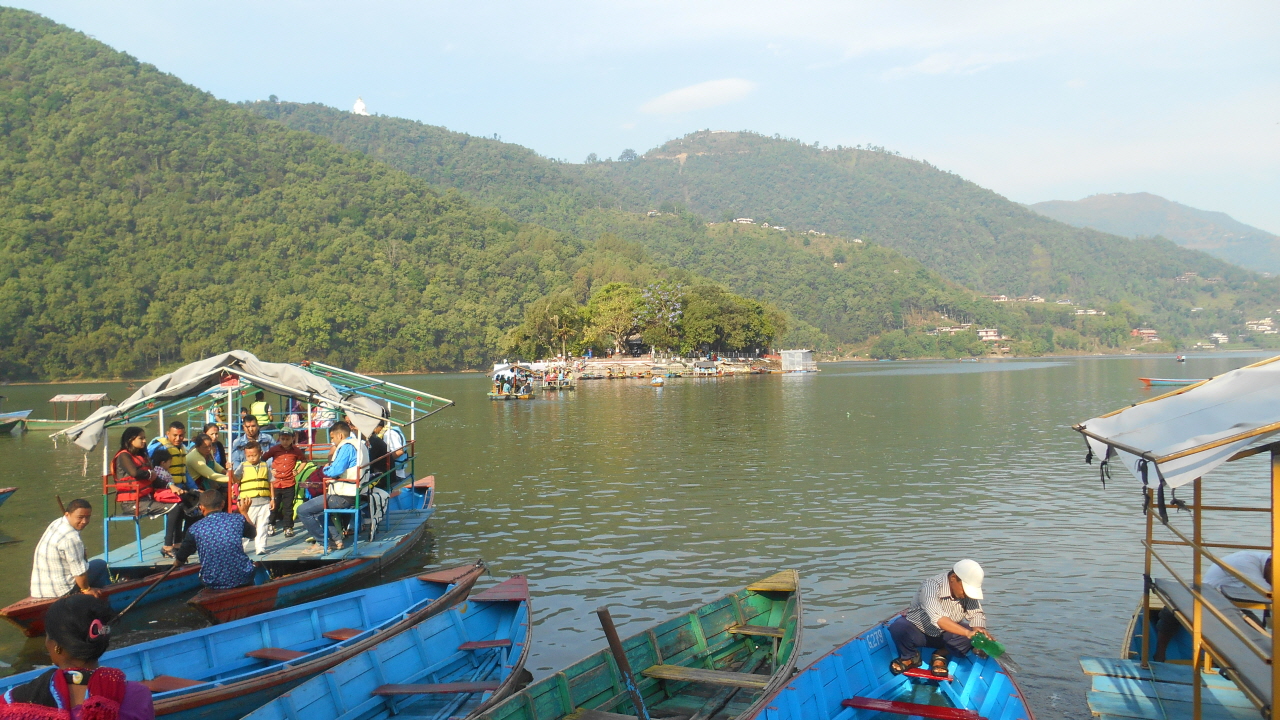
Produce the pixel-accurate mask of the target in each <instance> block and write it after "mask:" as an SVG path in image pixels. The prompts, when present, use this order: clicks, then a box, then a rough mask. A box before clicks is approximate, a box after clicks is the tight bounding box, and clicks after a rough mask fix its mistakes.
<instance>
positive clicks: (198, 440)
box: [191, 433, 213, 447]
mask: <svg viewBox="0 0 1280 720" xmlns="http://www.w3.org/2000/svg"><path fill="white" fill-rule="evenodd" d="M191 442H193V443H195V444H196V447H200V446H201V445H203V444H205V443H207V442H213V438H211V437H209V436H208V435H206V434H204V433H200V434H199V435H197V436H196V437H195V439H194V440H192V441H191Z"/></svg>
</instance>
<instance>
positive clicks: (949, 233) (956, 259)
mask: <svg viewBox="0 0 1280 720" xmlns="http://www.w3.org/2000/svg"><path fill="white" fill-rule="evenodd" d="M245 107H247V108H248V109H250V110H252V111H253V112H256V113H258V114H261V115H264V116H266V117H270V118H272V119H275V120H278V121H280V122H282V123H284V124H286V125H288V126H289V127H291V128H295V129H304V130H308V131H310V132H315V133H318V134H322V135H324V136H326V137H329V138H331V139H334V140H336V141H338V142H340V143H342V144H343V145H345V146H346V147H348V148H351V149H353V150H358V151H360V152H363V153H365V154H367V155H369V156H371V157H375V158H378V159H380V160H382V161H384V162H386V163H388V164H391V165H394V166H395V167H398V168H400V169H402V170H405V171H407V172H410V173H412V174H414V175H416V176H418V177H421V178H423V179H426V180H428V181H429V182H432V183H435V184H441V185H448V186H450V187H454V188H457V189H458V190H459V191H461V192H463V193H464V194H466V195H467V196H468V197H470V198H473V199H475V200H477V201H478V202H484V203H489V204H493V205H496V206H497V207H500V208H502V209H504V210H506V211H507V212H509V213H511V214H512V215H514V216H516V217H518V218H520V219H522V220H527V221H532V222H538V223H541V224H544V225H547V226H550V227H555V228H557V229H560V230H564V231H566V232H570V233H572V234H574V235H575V236H577V237H579V238H584V239H588V240H589V239H591V238H593V237H598V236H599V235H600V234H601V233H602V232H614V233H617V234H619V235H620V236H622V237H624V238H626V239H629V240H634V241H637V242H640V243H641V244H642V245H644V247H645V248H646V249H647V250H648V251H649V252H650V253H651V254H652V255H653V257H654V258H655V259H656V260H659V261H661V262H666V263H670V264H673V265H677V266H679V267H682V268H685V269H687V270H690V271H692V272H696V273H699V274H702V275H704V276H706V277H709V278H712V279H715V280H717V281H720V282H724V283H726V284H728V285H729V286H730V287H731V288H732V289H734V290H735V291H737V292H740V293H743V294H746V295H749V296H752V297H759V298H765V299H768V300H770V301H772V302H776V303H778V304H779V306H780V307H783V308H784V309H786V310H788V311H789V312H791V313H793V314H794V315H795V316H796V317H797V318H798V319H800V320H802V321H803V322H805V323H808V324H810V325H812V326H814V327H816V328H820V329H821V330H822V331H823V332H824V333H826V334H827V335H828V336H829V338H830V339H831V342H832V344H836V345H838V344H841V343H849V342H854V343H856V342H860V341H861V340H863V339H865V338H866V337H868V336H870V335H874V334H878V333H880V332H883V331H884V330H885V329H889V328H893V327H902V326H903V325H908V324H910V323H911V322H912V318H913V317H914V318H916V319H917V320H919V321H920V322H921V323H922V324H925V323H926V321H925V319H923V318H924V315H927V314H928V313H927V311H916V310H915V309H914V308H915V307H917V306H918V307H923V308H928V309H929V310H932V311H933V312H934V313H935V314H947V315H949V316H951V315H954V314H956V313H959V314H961V315H965V316H970V317H978V318H986V319H985V320H983V322H988V321H989V322H1003V323H1005V324H1009V323H1014V322H1019V321H1020V320H1019V319H1020V318H1024V317H1025V313H1023V312H1022V311H1021V310H1018V309H1016V308H1014V309H1006V310H1001V311H998V312H997V311H995V310H992V309H991V308H990V307H988V306H987V305H984V304H982V303H978V304H977V305H973V304H971V303H972V294H973V293H971V292H967V291H964V290H963V289H962V288H960V287H959V286H958V285H956V284H954V283H959V284H962V285H966V286H968V287H969V288H973V289H974V290H976V291H978V292H982V293H990V294H1005V295H1010V296H1015V295H1031V294H1037V295H1041V296H1044V297H1048V298H1049V299H1050V300H1057V299H1062V298H1069V299H1071V300H1073V301H1075V302H1076V303H1077V305H1083V306H1086V307H1088V306H1093V307H1097V308H1103V307H1109V306H1112V305H1115V304H1119V305H1120V306H1121V307H1125V308H1128V311H1127V314H1130V313H1131V315H1132V317H1133V319H1134V322H1135V323H1138V322H1144V323H1150V324H1154V325H1156V326H1157V327H1158V328H1159V329H1160V330H1161V331H1162V332H1164V333H1166V334H1170V335H1173V336H1176V337H1180V338H1186V339H1189V340H1192V341H1194V340H1196V339H1200V338H1201V337H1203V336H1205V335H1207V334H1208V333H1210V332H1219V331H1221V332H1232V331H1234V330H1237V329H1239V330H1243V324H1244V321H1245V320H1246V319H1249V318H1250V317H1255V316H1260V315H1269V314H1271V313H1272V310H1273V309H1274V308H1276V307H1280V282H1278V281H1276V280H1265V279H1263V278H1261V277H1259V276H1258V275H1256V274H1254V273H1251V272H1248V271H1245V270H1242V269H1240V268H1237V267H1235V266H1232V265H1229V264H1227V263H1224V262H1221V261H1219V260H1216V259H1214V258H1211V257H1209V256H1207V255H1205V254H1203V253H1200V252H1195V251H1191V250H1186V249H1182V248H1179V247H1177V246H1176V245H1174V244H1173V243H1171V242H1168V241H1165V240H1160V239H1145V240H1130V239H1125V238H1120V237H1116V236H1114V235H1107V234H1104V233H1101V232H1096V231H1092V230H1085V229H1077V228H1073V227H1070V226H1068V225H1065V224H1063V223H1059V222H1055V221H1053V220H1050V219H1047V218H1044V217H1042V216H1040V215H1038V214H1036V213H1034V212H1032V211H1030V210H1028V209H1027V208H1025V207H1023V206H1021V205H1018V204H1016V203H1012V202H1010V201H1008V200H1006V199H1004V198H1002V197H1000V196H999V195H997V194H995V193H993V192H991V191H989V190H985V189H983V188H980V187H978V186H977V185H974V184H973V183H970V182H967V181H965V180H963V179H962V178H959V177H958V176H956V175H954V174H951V173H946V172H943V171H941V170H938V169H937V168H934V167H932V166H930V165H928V164H926V163H922V162H917V161H914V160H908V159H906V158H902V157H899V156H897V155H894V154H892V153H888V152H884V151H882V150H862V149H854V148H839V149H836V150H829V149H822V148H818V147H814V146H808V145H802V144H800V143H798V142H794V141H787V140H779V139H774V138H767V137H764V136H761V135H755V134H751V133H709V132H703V133H694V134H693V135H690V136H688V137H686V138H683V139H682V140H677V141H672V142H671V143H668V144H667V145H666V146H664V147H662V148H659V149H657V150H653V151H651V152H649V153H647V154H646V155H645V156H644V157H642V158H641V159H639V160H636V161H631V162H600V163H594V164H589V165H575V164H568V163H560V162H557V161H554V160H550V159H547V158H543V157H541V156H539V155H537V154H536V153H534V152H533V151H531V150H529V149H527V148H523V147H521V146H518V145H513V144H509V143H502V142H499V141H497V140H492V139H488V138H479V137H473V136H469V135H466V134H462V133H456V132H452V131H449V130H447V129H444V128H439V127H434V126H430V125H425V124H423V123H419V122H415V121H410V120H403V119H398V118H387V117H365V116H358V115H353V114H350V113H346V112H342V111H339V110H335V109H333V108H328V107H325V106H323V105H316V104H297V103H250V104H246V105H245ZM646 211H663V214H662V215H661V216H659V217H658V218H656V219H655V218H644V217H642V216H643V215H644V213H645V212H646ZM689 213H692V214H693V215H689ZM744 216H745V217H752V218H754V219H755V220H756V221H757V222H766V221H767V222H769V223H770V224H771V225H783V226H786V227H787V228H788V232H779V231H776V230H762V231H761V233H760V234H751V233H745V234H743V233H728V234H726V233H723V232H716V231H713V230H712V229H711V228H708V229H706V230H703V229H702V228H703V227H705V226H704V225H703V224H702V220H711V221H723V220H725V219H726V218H734V217H744ZM677 217H679V218H685V219H682V220H679V221H676V220H673V218H677ZM655 220H657V222H655ZM713 227H719V225H716V226H713ZM740 227H741V226H740ZM746 227H750V226H746ZM811 229H812V230H816V231H820V232H825V233H828V236H827V237H829V238H832V239H833V240H834V239H836V238H837V237H843V238H844V239H846V240H848V239H852V238H859V239H863V240H865V242H864V243H863V244H862V245H861V246H862V247H867V246H873V247H879V248H880V250H882V251H887V252H888V254H887V255H884V256H883V257H884V258H886V259H888V258H897V259H902V258H901V256H900V255H898V254H897V253H895V252H892V250H896V251H899V252H900V253H901V254H903V255H906V256H908V257H910V258H914V259H915V261H917V262H918V263H920V265H921V266H923V267H924V268H927V269H929V270H933V271H935V272H936V273H939V274H941V275H942V276H945V277H946V278H948V279H950V280H951V281H953V282H946V281H943V280H941V279H940V278H939V277H938V275H937V274H933V275H928V276H925V277H929V278H930V280H929V281H928V286H929V287H928V288H927V289H925V288H913V289H905V288H902V285H901V284H900V283H899V284H898V285H892V284H891V286H886V285H884V284H877V283H876V281H874V280H873V278H874V277H881V276H883V275H884V273H883V272H881V271H880V268H879V266H878V265H876V264H875V263H867V264H860V263H854V262H850V263H849V264H848V265H847V266H846V267H845V268H843V272H840V271H838V269H836V268H833V267H832V261H833V260H834V259H835V258H834V256H833V254H832V253H833V248H832V247H831V246H830V245H829V244H828V243H826V242H825V241H819V240H815V241H814V242H813V243H810V244H808V245H806V244H803V243H802V242H797V241H796V238H797V237H798V235H797V233H798V232H803V231H807V230H811ZM805 237H810V236H805ZM788 238H789V239H788ZM897 261H898V260H893V262H897ZM886 262H889V261H888V260H886ZM884 267H885V268H890V267H892V263H891V262H890V263H889V264H886V265H884ZM1186 272H1191V273H1196V277H1198V278H1199V279H1198V280H1194V281H1191V282H1179V281H1176V280H1175V278H1177V277H1178V276H1180V275H1182V274H1183V273H1186ZM868 273H870V275H869V274H868ZM901 279H902V278H901V272H900V273H899V275H898V276H896V277H895V278H894V280H895V281H900V280H901ZM1211 280H1212V282H1211ZM889 287H893V288H895V289H892V290H891V289H889ZM878 293H887V294H878ZM955 293H958V294H955ZM961 297H963V298H964V301H963V302H961V300H960V299H959V298H961ZM940 298H946V299H945V300H943V299H940ZM965 303H970V304H965ZM958 305H964V309H963V310H960V309H957V306H958ZM907 308H910V310H908V309H907ZM1195 308H1200V309H1199V310H1195ZM1010 316H1012V318H1013V319H1010ZM872 318H875V319H874V320H873V319H872ZM1027 322H1028V323H1031V324H1032V325H1034V324H1036V322H1035V321H1033V320H1027ZM1081 322H1083V321H1081ZM1078 329H1080V330H1084V331H1085V332H1086V333H1088V330H1087V329H1085V328H1083V327H1081V328H1078ZM792 339H793V340H794V341H795V342H796V343H799V344H803V343H802V342H801V340H802V339H803V336H796V337H793V338H792Z"/></svg>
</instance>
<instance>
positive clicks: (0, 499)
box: [0, 487, 18, 505]
mask: <svg viewBox="0 0 1280 720" xmlns="http://www.w3.org/2000/svg"><path fill="white" fill-rule="evenodd" d="M16 492H18V488H16V487H7V488H0V505H3V504H4V501H5V500H8V499H9V498H11V497H13V494H14V493H16Z"/></svg>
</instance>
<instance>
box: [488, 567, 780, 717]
mask: <svg viewBox="0 0 1280 720" xmlns="http://www.w3.org/2000/svg"><path fill="white" fill-rule="evenodd" d="M800 612H801V607H800V575H799V573H797V572H796V571H795V570H783V571H782V572H779V573H775V574H773V575H771V576H769V577H767V578H765V579H763V580H760V581H757V582H754V583H752V584H750V585H748V586H747V587H746V588H745V589H744V590H741V591H739V592H736V593H733V594H732V595H726V596H725V597H722V598H720V599H719V600H716V601H715V602H711V603H708V604H706V605H703V606H702V607H699V608H697V609H695V610H692V611H690V612H688V613H685V614H684V615H681V616H679V617H676V618H672V619H671V620H667V621H666V622H663V623H661V624H659V625H656V626H654V627H652V628H650V629H648V630H645V631H644V632H641V633H637V634H636V635H632V636H631V637H628V638H625V639H623V640H622V648H623V650H624V651H625V653H626V659H627V664H628V665H630V666H631V670H632V672H633V673H634V676H635V680H636V683H637V685H638V686H639V690H640V692H641V694H642V695H643V697H644V704H645V707H646V708H647V710H648V715H649V717H650V718H653V719H654V720H657V719H659V718H677V717H678V718H681V719H682V720H729V719H730V718H734V717H737V716H739V715H742V714H743V713H747V714H750V713H752V712H753V711H754V710H755V709H756V706H757V705H759V704H760V703H762V702H763V701H764V698H766V697H769V696H770V695H771V694H772V693H773V691H774V690H776V689H777V688H779V687H780V686H781V685H783V684H784V683H786V682H787V680H789V679H790V678H791V676H792V674H793V672H794V671H795V665H796V654H797V652H798V650H799V648H800V631H801V623H800ZM636 716H637V710H636V707H635V706H634V705H633V704H632V701H631V696H630V694H629V693H628V692H627V690H626V685H625V682H624V680H623V678H622V676H621V674H620V673H619V671H618V664H617V663H616V662H615V661H614V658H613V655H612V654H611V653H610V651H609V650H608V649H604V650H601V651H599V652H597V653H595V654H593V655H590V656H588V657H586V658H585V659H583V660H579V661H578V662H576V663H574V664H573V665H570V666H569V667H567V668H565V669H564V670H563V671H561V672H558V673H556V674H554V675H552V676H550V677H547V678H544V679H543V680H540V681H538V682H536V683H533V684H532V685H530V686H529V687H527V688H525V689H524V690H523V691H521V692H519V693H516V694H515V695H512V696H511V697H509V698H507V700H505V701H503V702H502V703H501V704H499V705H496V706H494V707H493V708H492V709H490V710H489V711H488V712H486V713H484V714H483V715H481V716H480V718H481V720H635V719H636Z"/></svg>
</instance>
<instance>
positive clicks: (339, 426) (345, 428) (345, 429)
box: [329, 420, 351, 435]
mask: <svg viewBox="0 0 1280 720" xmlns="http://www.w3.org/2000/svg"><path fill="white" fill-rule="evenodd" d="M334 430H337V431H338V432H342V433H346V434H348V435H350V434H351V426H350V425H348V424H347V421H346V420H339V421H338V422H336V423H334V424H333V427H330V428H329V432H333V431H334Z"/></svg>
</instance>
